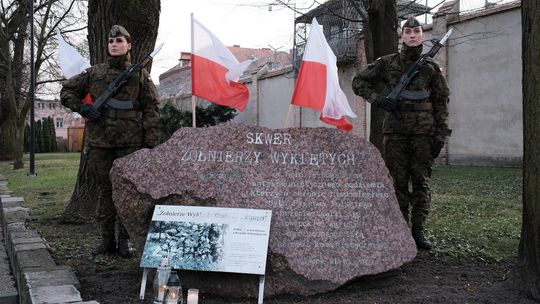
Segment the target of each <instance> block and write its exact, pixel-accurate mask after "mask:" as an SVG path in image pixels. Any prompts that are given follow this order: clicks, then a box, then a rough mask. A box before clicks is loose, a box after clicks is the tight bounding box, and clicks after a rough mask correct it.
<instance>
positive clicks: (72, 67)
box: [56, 32, 90, 78]
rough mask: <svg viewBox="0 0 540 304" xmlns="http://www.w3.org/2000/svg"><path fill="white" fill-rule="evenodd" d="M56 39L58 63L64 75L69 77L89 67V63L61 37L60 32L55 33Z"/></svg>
mask: <svg viewBox="0 0 540 304" xmlns="http://www.w3.org/2000/svg"><path fill="white" fill-rule="evenodd" d="M56 39H57V40H58V64H59V65H60V69H61V70H62V73H64V77H66V78H71V77H72V76H74V75H77V74H79V73H81V72H82V71H84V70H85V69H87V68H89V67H90V63H89V62H88V60H86V59H85V58H84V57H83V56H81V54H79V52H77V50H76V49H75V48H74V47H72V46H71V45H69V44H67V42H66V41H65V40H64V38H62V35H60V32H57V33H56Z"/></svg>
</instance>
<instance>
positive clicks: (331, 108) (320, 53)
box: [291, 18, 356, 131]
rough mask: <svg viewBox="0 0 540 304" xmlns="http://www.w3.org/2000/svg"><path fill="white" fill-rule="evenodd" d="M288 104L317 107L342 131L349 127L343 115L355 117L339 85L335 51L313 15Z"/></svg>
mask: <svg viewBox="0 0 540 304" xmlns="http://www.w3.org/2000/svg"><path fill="white" fill-rule="evenodd" d="M291 104H293V105H296V106H301V107H307V108H311V109H314V110H319V111H321V117H320V119H321V120H322V121H323V122H325V123H328V124H332V125H335V126H336V127H337V128H338V129H340V130H344V131H350V130H352V124H351V123H350V122H349V121H348V120H347V118H345V115H347V116H350V117H353V118H355V117H356V115H355V114H354V112H353V111H352V110H351V107H350V106H349V102H348V101H347V97H346V96H345V93H343V90H341V87H340V86H339V78H338V69H337V60H336V55H334V52H332V49H331V48H330V46H329V45H328V42H326V38H325V37H324V34H323V31H322V28H321V26H320V25H319V23H318V22H317V19H315V18H313V22H312V23H311V32H310V33H309V37H308V40H307V43H306V48H305V51H304V56H303V57H302V62H301V63H300V72H299V73H298V79H297V80H296V86H295V88H294V93H293V97H292V100H291Z"/></svg>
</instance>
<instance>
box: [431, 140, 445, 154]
mask: <svg viewBox="0 0 540 304" xmlns="http://www.w3.org/2000/svg"><path fill="white" fill-rule="evenodd" d="M443 146H444V140H443V139H442V138H441V137H440V136H433V137H432V138H431V156H433V159H435V158H437V157H438V156H439V154H441V150H442V147H443Z"/></svg>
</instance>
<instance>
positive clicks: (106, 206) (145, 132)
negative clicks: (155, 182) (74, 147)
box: [60, 25, 159, 258]
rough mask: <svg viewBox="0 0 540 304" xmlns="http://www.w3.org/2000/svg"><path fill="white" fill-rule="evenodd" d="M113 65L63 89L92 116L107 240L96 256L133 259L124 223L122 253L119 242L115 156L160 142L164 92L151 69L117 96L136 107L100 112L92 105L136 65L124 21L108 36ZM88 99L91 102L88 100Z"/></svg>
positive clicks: (91, 160)
mask: <svg viewBox="0 0 540 304" xmlns="http://www.w3.org/2000/svg"><path fill="white" fill-rule="evenodd" d="M108 39H109V40H108V48H107V51H108V59H107V63H103V64H98V65H94V66H92V67H90V68H88V69H87V70H85V71H84V72H82V73H81V74H79V75H76V76H73V77H72V78H70V79H68V80H67V81H65V82H64V83H63V88H62V91H61V93H60V98H61V102H62V104H63V105H64V106H66V107H68V108H70V109H71V110H73V111H75V112H79V113H80V114H81V115H82V116H84V117H85V118H86V119H87V124H86V127H85V137H86V140H85V148H84V151H83V153H85V154H86V157H87V160H88V168H89V172H90V174H93V176H94V177H95V179H96V183H97V188H98V202H97V210H96V211H97V212H96V213H97V220H98V222H99V224H100V226H101V233H102V238H103V239H102V242H101V244H99V245H98V246H97V247H96V248H95V249H94V250H93V251H92V255H94V256H95V255H99V254H104V253H114V252H117V253H118V255H120V256H121V257H124V258H128V257H130V252H129V247H128V234H127V231H126V229H125V228H124V227H123V225H122V224H121V223H120V222H119V223H118V224H119V225H118V226H119V229H118V230H119V231H118V251H117V248H116V241H115V223H116V209H115V207H114V204H113V201H112V185H111V181H110V178H109V171H110V170H111V167H112V163H113V161H114V160H115V159H117V158H120V157H123V156H126V155H128V154H130V153H132V152H134V151H136V150H138V149H140V148H142V147H147V148H152V147H153V146H154V145H156V144H157V143H158V131H157V122H158V119H159V111H158V103H159V99H158V93H157V90H156V87H155V85H154V83H153V82H152V79H151V78H150V76H149V74H148V72H147V71H146V70H144V69H143V70H141V71H140V72H139V73H136V74H135V75H132V76H131V78H129V79H128V81H127V82H126V83H125V84H124V85H123V86H122V87H121V88H120V89H119V90H118V91H117V92H116V94H114V95H113V96H112V98H114V99H116V100H119V101H122V102H126V103H127V102H132V103H133V109H131V110H120V109H115V108H113V107H112V106H110V105H107V106H105V107H103V108H102V109H101V110H100V111H98V110H96V109H95V108H94V107H93V106H91V105H89V104H87V102H86V101H87V100H88V98H89V97H91V98H92V99H93V100H96V99H97V98H98V97H99V96H100V95H101V94H102V93H103V92H104V91H105V89H106V88H107V86H108V85H109V83H111V82H112V81H113V80H114V79H115V78H116V77H117V76H118V75H119V74H120V73H122V72H123V71H125V70H126V69H127V68H129V67H130V65H131V54H130V49H131V36H130V35H129V33H128V31H127V30H126V29H125V28H124V27H122V26H119V25H114V26H113V27H112V28H111V31H110V33H109V37H108ZM83 100H85V102H83Z"/></svg>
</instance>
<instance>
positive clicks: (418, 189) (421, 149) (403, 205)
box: [384, 134, 433, 228]
mask: <svg viewBox="0 0 540 304" xmlns="http://www.w3.org/2000/svg"><path fill="white" fill-rule="evenodd" d="M384 161H385V163H386V166H387V167H388V170H389V171H390V175H392V179H393V180H394V188H395V192H396V197H397V200H398V202H399V208H400V209H401V212H402V213H403V217H404V218H405V221H407V223H409V212H410V215H411V223H412V226H413V227H418V228H423V227H424V223H425V221H426V218H427V216H428V214H429V207H430V205H431V190H430V188H429V183H430V180H431V166H432V165H433V156H432V155H431V136H429V135H410V136H407V135H396V134H391V135H386V136H385V137H384Z"/></svg>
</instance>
